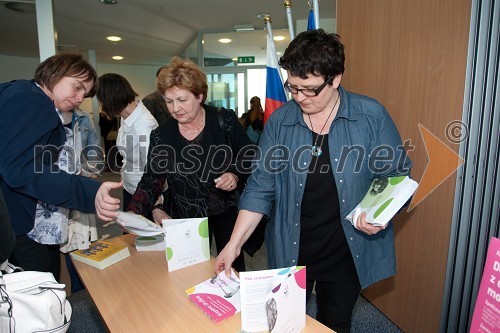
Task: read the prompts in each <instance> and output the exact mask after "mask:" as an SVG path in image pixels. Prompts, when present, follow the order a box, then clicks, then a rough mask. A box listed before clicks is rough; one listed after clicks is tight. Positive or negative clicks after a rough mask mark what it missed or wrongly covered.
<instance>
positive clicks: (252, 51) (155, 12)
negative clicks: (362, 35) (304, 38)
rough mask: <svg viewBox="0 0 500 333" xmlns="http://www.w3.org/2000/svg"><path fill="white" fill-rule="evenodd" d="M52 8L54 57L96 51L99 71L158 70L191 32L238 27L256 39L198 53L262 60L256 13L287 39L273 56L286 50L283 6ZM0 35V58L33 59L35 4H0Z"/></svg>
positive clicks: (251, 2) (302, 12) (67, 0)
mask: <svg viewBox="0 0 500 333" xmlns="http://www.w3.org/2000/svg"><path fill="white" fill-rule="evenodd" d="M39 1H40V0H39ZM44 1H45V0H44ZM52 1H53V12H54V25H55V30H56V32H57V36H58V41H57V45H58V50H59V51H74V52H75V51H76V52H81V53H84V54H85V53H86V52H87V51H88V50H90V49H91V50H95V53H96V61H97V62H98V63H116V61H115V60H112V59H111V57H112V56H114V55H121V56H123V57H124V59H123V60H121V63H124V64H142V65H163V64H165V63H167V62H168V61H169V59H170V58H171V57H172V56H174V55H178V54H180V52H181V51H182V50H183V49H184V48H185V47H186V46H187V45H188V44H189V43H190V42H191V41H192V40H193V38H195V37H196V35H197V32H198V31H200V30H204V31H205V30H209V31H217V30H219V29H228V28H233V27H234V26H235V25H244V24H251V25H253V26H254V27H255V29H256V31H253V32H252V31H250V32H231V34H232V35H230V34H229V32H226V33H217V34H215V35H211V36H207V35H206V36H205V39H206V40H205V44H204V48H205V52H207V53H210V54H211V55H212V56H213V57H216V58H217V57H221V58H224V57H225V58H229V59H231V58H233V57H236V56H248V55H256V58H257V57H261V56H263V57H265V49H266V39H265V32H264V31H263V30H262V29H263V28H264V20H262V19H259V18H257V15H258V14H260V13H267V14H270V15H271V19H272V27H273V35H274V36H276V35H278V34H281V35H285V34H286V39H285V40H284V41H282V42H276V48H277V51H278V52H280V51H281V52H282V51H283V50H284V48H285V47H286V45H288V43H289V42H290V39H289V34H288V28H287V26H288V25H287V16H286V11H285V8H284V6H283V1H282V0H180V1H173V0H116V1H117V4H115V5H107V4H103V3H101V1H100V0H52ZM103 1H104V0H103ZM9 2H10V3H11V4H10V5H8V6H10V7H12V6H14V7H16V8H17V9H18V10H20V11H22V12H16V11H13V10H11V9H8V8H7V7H6V5H7V3H9ZM12 3H14V4H12ZM335 3H336V0H321V1H320V3H319V9H320V10H319V12H320V19H326V18H328V19H332V18H335V16H336V14H335ZM292 4H293V6H292V16H293V20H294V22H295V21H296V20H307V15H308V9H309V5H308V2H307V0H300V1H299V0H294V1H292ZM280 28H281V29H283V30H280ZM0 31H2V34H1V36H0V54H3V55H11V56H21V57H34V58H38V57H39V54H38V37H37V23H36V13H35V5H34V0H27V1H6V0H0ZM233 31H234V29H233ZM109 35H117V36H120V37H122V41H120V42H117V43H112V42H109V41H107V40H106V36H109ZM222 36H224V37H228V38H231V39H232V40H233V42H232V43H229V44H224V45H223V44H220V43H218V42H215V41H214V42H211V41H210V40H209V39H210V38H212V39H214V40H215V39H218V38H220V37H222Z"/></svg>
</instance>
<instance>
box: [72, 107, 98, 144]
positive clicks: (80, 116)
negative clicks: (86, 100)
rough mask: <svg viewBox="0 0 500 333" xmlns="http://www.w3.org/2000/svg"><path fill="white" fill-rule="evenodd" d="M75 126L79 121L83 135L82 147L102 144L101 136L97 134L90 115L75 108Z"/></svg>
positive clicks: (73, 121) (73, 120)
mask: <svg viewBox="0 0 500 333" xmlns="http://www.w3.org/2000/svg"><path fill="white" fill-rule="evenodd" d="M72 123H73V126H74V124H75V123H78V128H79V130H80V135H81V137H82V147H85V146H101V145H100V143H101V141H100V138H99V136H98V135H97V130H96V128H95V126H94V122H93V121H92V120H91V119H90V115H89V114H88V113H87V112H85V111H82V110H80V109H75V110H74V111H73V119H72Z"/></svg>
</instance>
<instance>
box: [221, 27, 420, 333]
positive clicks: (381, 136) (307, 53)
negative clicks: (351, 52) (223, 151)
mask: <svg viewBox="0 0 500 333" xmlns="http://www.w3.org/2000/svg"><path fill="white" fill-rule="evenodd" d="M344 61H345V55H344V46H343V45H342V43H341V42H340V37H339V36H338V35H336V34H327V33H325V32H324V31H323V30H322V29H318V30H311V31H305V32H302V33H300V34H299V35H297V36H296V37H295V39H294V40H293V41H292V42H291V43H290V45H289V46H288V47H287V49H286V50H285V53H284V55H283V56H282V57H281V58H280V61H279V64H280V65H281V67H283V68H284V69H286V70H287V72H288V80H287V81H286V82H285V85H284V86H285V89H286V90H287V91H289V92H290V93H291V94H292V97H293V99H292V100H291V101H289V102H287V103H286V104H285V105H283V106H282V107H280V108H279V109H277V110H276V111H274V113H273V114H272V115H271V117H270V118H269V120H268V121H267V123H266V126H265V128H264V133H263V135H262V137H261V140H260V143H259V147H260V148H261V150H262V156H266V154H267V153H268V152H269V151H272V150H275V149H276V148H277V147H278V149H281V150H283V151H286V152H288V153H289V154H287V153H279V156H283V158H280V160H279V162H280V168H279V170H278V171H277V170H276V168H274V170H273V169H272V165H269V164H268V161H267V160H266V159H262V160H261V161H259V163H258V166H257V168H256V169H255V171H254V172H253V173H252V175H251V176H250V178H249V179H248V183H247V186H246V188H245V191H244V193H243V195H242V198H241V200H240V204H239V208H240V211H239V214H238V218H237V221H236V226H235V228H234V231H233V234H232V236H231V240H230V241H229V243H228V244H227V245H226V247H225V248H224V249H223V250H222V252H221V253H220V254H219V256H218V257H217V260H216V264H215V267H214V270H215V272H217V273H218V272H221V271H223V270H225V271H226V274H229V273H230V270H231V266H232V263H233V261H234V258H236V257H237V256H238V255H239V254H240V252H241V248H242V245H243V243H244V242H245V240H246V239H247V238H248V237H249V236H250V235H251V234H252V232H253V230H254V229H255V227H256V226H257V224H258V223H259V221H260V219H261V218H262V216H263V215H268V216H270V219H269V223H268V226H267V230H266V245H267V250H268V255H269V257H268V259H269V267H270V268H278V267H289V266H294V265H301V266H306V267H307V286H306V295H307V299H309V297H310V295H311V292H312V290H313V288H315V290H316V302H317V309H318V312H317V319H318V321H320V322H321V323H323V324H325V325H326V326H328V327H330V328H332V329H333V330H335V331H336V332H349V331H350V327H351V317H352V311H353V308H354V305H355V303H356V300H357V298H358V296H359V293H360V289H361V288H366V287H368V286H369V285H371V284H373V283H375V282H377V281H379V280H381V279H385V278H387V277H390V276H392V275H394V274H395V267H396V259H395V253H394V230H393V226H392V224H391V223H389V224H388V225H387V226H386V227H385V228H382V227H376V226H373V225H371V224H369V223H367V221H366V215H365V214H364V213H363V214H361V215H360V216H359V217H358V220H357V221H358V222H357V223H358V225H357V226H358V228H357V229H355V228H354V227H353V226H352V225H351V223H350V222H349V221H348V220H347V219H346V216H347V215H348V214H349V213H350V212H351V211H352V209H353V208H354V207H355V206H356V205H357V204H358V203H359V202H360V201H361V200H362V199H363V197H364V196H365V194H366V193H367V191H368V190H369V188H370V184H371V182H372V180H373V179H375V178H380V177H389V176H397V175H407V174H409V172H410V168H411V165H412V163H411V161H410V160H409V158H407V156H406V152H405V150H404V147H403V145H402V142H401V138H400V135H399V133H398V130H397V128H396V126H395V125H394V123H393V121H392V119H391V117H390V116H389V114H388V113H387V111H386V110H385V108H384V106H383V105H381V104H380V103H379V102H377V101H376V100H374V99H372V98H369V97H366V96H362V95H358V94H354V93H350V92H348V91H346V90H345V89H344V88H343V87H342V86H341V85H340V82H341V80H342V75H343V73H344ZM279 147H281V148H279ZM377 147H385V148H386V149H388V150H390V151H391V152H392V153H393V154H392V153H391V154H392V156H393V157H394V158H393V159H391V160H387V159H382V160H378V161H377V154H376V153H375V152H374V149H377ZM372 152H373V154H372ZM275 154H277V152H276V151H275Z"/></svg>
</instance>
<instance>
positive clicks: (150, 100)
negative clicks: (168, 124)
mask: <svg viewBox="0 0 500 333" xmlns="http://www.w3.org/2000/svg"><path fill="white" fill-rule="evenodd" d="M163 68H165V66H163V67H160V68H158V70H157V71H156V79H157V80H158V76H159V75H160V72H161V70H162V69H163ZM142 103H143V104H144V105H145V106H146V108H147V109H148V110H149V111H150V112H151V114H152V115H153V117H155V119H156V121H158V124H160V123H161V122H162V121H164V120H166V119H168V118H170V113H169V112H168V110H167V104H166V103H165V99H164V98H163V96H162V94H161V93H160V92H159V91H158V90H155V91H154V92H152V93H151V94H149V95H147V96H146V97H144V98H143V99H142Z"/></svg>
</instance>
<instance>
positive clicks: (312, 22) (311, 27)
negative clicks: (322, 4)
mask: <svg viewBox="0 0 500 333" xmlns="http://www.w3.org/2000/svg"><path fill="white" fill-rule="evenodd" d="M307 30H316V21H315V20H314V10H313V9H312V8H311V9H309V17H308V18H307Z"/></svg>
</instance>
